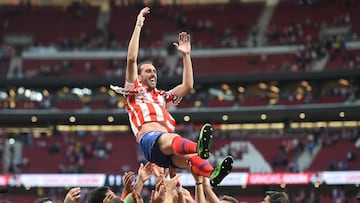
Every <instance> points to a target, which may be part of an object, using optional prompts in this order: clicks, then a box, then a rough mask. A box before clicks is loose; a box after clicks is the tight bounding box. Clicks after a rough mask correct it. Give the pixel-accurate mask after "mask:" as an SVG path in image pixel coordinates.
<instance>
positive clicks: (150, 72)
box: [139, 64, 157, 90]
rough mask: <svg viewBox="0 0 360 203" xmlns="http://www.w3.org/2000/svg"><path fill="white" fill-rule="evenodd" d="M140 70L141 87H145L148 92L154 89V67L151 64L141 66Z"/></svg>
mask: <svg viewBox="0 0 360 203" xmlns="http://www.w3.org/2000/svg"><path fill="white" fill-rule="evenodd" d="M140 68H141V71H140V75H139V80H140V82H141V83H142V84H143V85H145V86H147V87H148V88H149V90H153V89H155V88H156V83H157V74H156V69H155V67H154V66H153V65H152V64H142V65H141V67H140Z"/></svg>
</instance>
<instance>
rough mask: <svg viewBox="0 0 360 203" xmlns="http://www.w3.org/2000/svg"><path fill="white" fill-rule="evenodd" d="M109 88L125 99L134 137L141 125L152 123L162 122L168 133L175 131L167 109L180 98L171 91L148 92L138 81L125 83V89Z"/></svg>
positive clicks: (178, 101) (172, 119) (173, 122)
mask: <svg viewBox="0 0 360 203" xmlns="http://www.w3.org/2000/svg"><path fill="white" fill-rule="evenodd" d="M111 88H112V89H113V90H115V91H116V92H118V93H120V94H122V95H124V96H125V97H126V110H127V112H128V115H129V121H130V125H131V129H132V131H133V133H134V135H136V134H137V133H138V132H139V130H140V127H141V125H142V124H143V123H146V122H152V121H164V122H165V124H166V126H165V127H166V128H167V131H168V132H173V131H174V130H175V125H176V122H175V119H174V118H173V117H172V116H171V114H170V113H169V112H168V111H167V109H168V108H170V107H171V106H174V105H177V104H179V103H180V101H181V99H182V98H181V97H178V96H176V95H174V93H173V92H171V91H163V90H158V89H156V88H155V89H154V90H152V91H149V90H148V89H147V88H146V87H145V86H143V85H142V84H141V83H140V82H139V81H138V80H136V81H135V82H134V83H129V82H128V81H125V88H120V87H116V86H111Z"/></svg>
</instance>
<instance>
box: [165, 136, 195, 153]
mask: <svg viewBox="0 0 360 203" xmlns="http://www.w3.org/2000/svg"><path fill="white" fill-rule="evenodd" d="M196 146H197V143H195V142H193V141H191V140H188V139H185V138H182V137H180V136H177V137H175V138H174V139H173V141H172V144H171V147H172V148H173V150H174V151H175V152H176V153H178V154H191V153H196V151H197V150H196Z"/></svg>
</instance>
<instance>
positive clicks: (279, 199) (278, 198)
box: [266, 191, 290, 203]
mask: <svg viewBox="0 0 360 203" xmlns="http://www.w3.org/2000/svg"><path fill="white" fill-rule="evenodd" d="M266 195H268V196H269V197H270V203H290V200H289V196H288V195H287V194H286V193H285V192H277V191H267V192H266Z"/></svg>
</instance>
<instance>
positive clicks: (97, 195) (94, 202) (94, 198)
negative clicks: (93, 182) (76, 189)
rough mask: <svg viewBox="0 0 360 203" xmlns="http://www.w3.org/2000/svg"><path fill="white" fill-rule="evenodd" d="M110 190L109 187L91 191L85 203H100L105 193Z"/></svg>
mask: <svg viewBox="0 0 360 203" xmlns="http://www.w3.org/2000/svg"><path fill="white" fill-rule="evenodd" d="M109 190H110V188H109V187H106V186H102V187H98V188H95V189H93V190H92V191H91V192H90V193H89V196H88V198H87V203H102V202H103V200H104V198H105V196H106V193H107V192H108V191H109Z"/></svg>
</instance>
